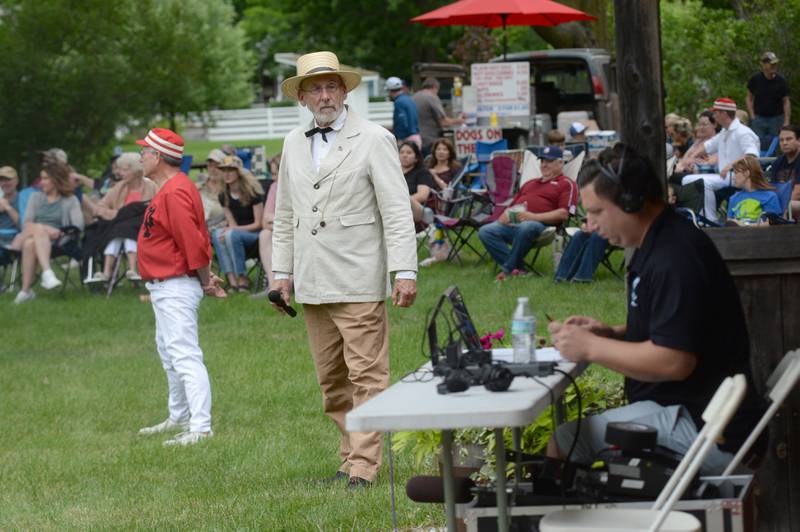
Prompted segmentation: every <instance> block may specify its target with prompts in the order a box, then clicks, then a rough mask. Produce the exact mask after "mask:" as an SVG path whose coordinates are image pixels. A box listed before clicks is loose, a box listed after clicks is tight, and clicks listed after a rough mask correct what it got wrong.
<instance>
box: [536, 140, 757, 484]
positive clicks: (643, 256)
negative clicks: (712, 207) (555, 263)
mask: <svg viewBox="0 0 800 532" xmlns="http://www.w3.org/2000/svg"><path fill="white" fill-rule="evenodd" d="M578 186H579V187H580V192H581V198H582V201H583V206H584V208H585V209H586V214H587V218H588V220H587V223H588V225H589V228H590V229H592V230H595V231H597V232H598V233H599V234H600V235H601V236H602V237H604V238H607V239H608V240H609V241H610V242H611V243H612V244H614V245H617V246H624V247H633V248H635V252H634V254H633V257H632V259H631V262H630V265H629V267H628V290H627V294H628V318H627V323H626V324H625V325H616V326H610V325H606V324H605V323H602V322H600V321H598V320H596V319H593V318H589V317H586V316H570V317H569V318H567V319H566V320H564V322H563V323H562V322H553V323H551V324H550V326H549V328H550V333H551V334H552V338H553V344H554V345H555V347H556V348H558V350H559V351H560V352H561V355H562V356H563V357H564V358H567V359H569V360H572V361H575V362H583V361H585V362H593V363H596V364H600V365H602V366H605V367H607V368H609V369H612V370H614V371H618V372H619V373H622V374H623V375H624V376H625V393H626V395H627V398H628V401H629V403H630V404H629V405H627V406H624V407H621V408H617V409H613V410H608V411H606V412H604V413H602V414H599V415H597V416H592V417H589V418H587V419H585V420H583V421H582V422H581V424H580V430H579V434H578V439H577V442H576V443H575V448H574V452H573V454H572V455H571V458H572V459H574V460H575V461H579V462H591V461H593V460H594V459H595V458H596V456H597V454H598V453H599V452H600V451H601V450H602V449H605V448H607V447H608V445H607V444H606V443H605V441H604V440H605V438H604V436H605V429H606V425H607V424H608V423H609V422H613V421H636V422H639V423H643V424H645V425H650V426H651V427H654V428H656V429H657V430H658V443H659V445H661V446H663V447H666V448H668V449H671V450H672V451H674V452H676V453H679V454H685V452H686V451H687V450H688V449H689V447H690V446H691V444H692V442H693V441H694V440H695V438H696V436H697V433H698V432H699V428H702V425H703V421H702V419H701V415H702V412H703V410H704V409H705V407H706V406H707V405H708V402H709V400H710V399H711V397H712V395H713V394H714V392H715V391H716V389H717V387H718V386H719V384H720V383H721V382H722V380H723V379H724V378H725V377H726V376H728V375H733V374H737V373H744V374H745V376H746V377H747V379H748V384H749V386H748V394H749V397H748V398H746V399H745V401H744V402H743V403H742V406H741V407H740V409H739V411H738V412H737V414H736V416H735V417H734V418H733V420H732V422H731V423H730V424H729V426H728V428H727V430H726V431H725V441H724V443H721V444H719V445H718V446H717V448H716V449H714V450H713V451H712V452H711V453H710V454H709V456H708V458H706V461H705V463H704V465H703V472H704V473H706V474H714V473H719V472H721V471H722V470H723V469H724V468H725V466H726V465H727V464H728V463H729V462H730V460H731V459H732V458H733V454H731V453H735V452H736V451H737V450H738V448H739V446H740V445H741V444H742V442H743V441H744V440H745V438H746V437H747V435H748V434H749V433H750V431H751V429H752V428H753V427H754V426H755V423H756V421H757V420H758V417H759V416H760V414H761V412H762V411H763V410H762V408H761V403H760V400H759V399H758V397H757V396H756V394H755V392H754V389H753V386H752V378H751V372H750V364H749V356H748V355H749V353H748V351H749V349H748V347H749V340H748V335H747V327H746V324H745V320H744V313H743V312H742V306H741V303H740V301H739V295H738V292H737V291H736V287H735V286H734V284H733V279H732V278H731V276H730V273H729V272H728V269H727V267H726V266H725V263H724V262H723V260H722V258H721V257H720V255H719V252H718V251H717V249H716V247H715V246H714V244H713V243H712V242H711V240H710V239H709V238H708V237H707V236H706V235H705V233H703V232H702V231H701V230H699V229H697V228H696V227H695V226H694V225H692V224H691V223H690V222H689V221H688V220H686V219H685V218H683V217H681V216H680V215H678V214H676V213H675V212H674V211H673V210H672V209H671V208H670V207H668V206H667V205H666V204H665V201H664V193H663V188H662V183H661V181H660V180H659V179H658V177H657V175H656V174H655V172H654V171H653V169H652V166H651V165H650V163H649V162H648V161H647V160H646V159H644V158H643V157H641V156H639V155H638V154H637V153H636V152H635V151H634V150H633V149H632V148H630V147H627V146H625V145H623V144H618V145H617V146H615V147H614V149H613V150H611V149H608V150H605V151H604V152H603V153H601V154H600V157H599V160H597V161H590V162H589V163H588V164H587V165H586V166H584V168H583V169H582V170H581V173H580V175H579V176H578ZM712 305H713V306H712ZM574 439H575V423H574V422H573V423H568V424H565V425H562V426H560V427H558V429H557V430H556V433H555V435H554V439H553V440H551V442H550V445H549V447H548V454H549V455H550V456H561V457H563V456H565V455H567V454H568V452H569V450H570V448H571V447H572V445H573V441H574Z"/></svg>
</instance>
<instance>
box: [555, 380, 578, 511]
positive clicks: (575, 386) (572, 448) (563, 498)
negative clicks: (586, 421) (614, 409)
mask: <svg viewBox="0 0 800 532" xmlns="http://www.w3.org/2000/svg"><path fill="white" fill-rule="evenodd" d="M554 369H555V371H557V372H559V373H561V374H562V375H564V376H565V377H566V378H567V379H569V381H570V382H571V383H572V387H573V389H574V390H575V396H576V398H577V399H578V419H577V420H575V435H574V436H573V438H572V445H570V447H569V452H568V453H567V457H566V459H565V460H564V464H563V465H562V466H561V504H562V505H563V506H566V505H567V500H566V484H565V478H564V472H565V469H566V467H567V464H569V461H570V458H572V453H573V452H574V451H575V447H576V446H577V445H578V436H579V435H580V430H581V415H582V409H583V406H582V405H581V390H580V388H578V383H577V382H575V379H573V378H572V375H570V374H569V373H567V372H566V371H562V370H560V369H558V368H554ZM554 436H555V434H554Z"/></svg>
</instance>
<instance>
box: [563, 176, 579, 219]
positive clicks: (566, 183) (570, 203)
mask: <svg viewBox="0 0 800 532" xmlns="http://www.w3.org/2000/svg"><path fill="white" fill-rule="evenodd" d="M560 181H561V186H560V187H559V188H560V190H559V193H558V208H559V209H566V211H567V212H570V213H571V212H572V207H574V206H575V205H576V204H577V202H578V187H577V185H575V184H573V182H572V181H571V180H570V179H569V178H568V177H562V178H560Z"/></svg>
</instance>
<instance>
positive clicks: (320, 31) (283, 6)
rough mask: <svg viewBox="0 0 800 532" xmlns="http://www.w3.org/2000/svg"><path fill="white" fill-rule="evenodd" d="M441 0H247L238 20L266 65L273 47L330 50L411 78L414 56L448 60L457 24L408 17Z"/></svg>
mask: <svg viewBox="0 0 800 532" xmlns="http://www.w3.org/2000/svg"><path fill="white" fill-rule="evenodd" d="M447 3H448V1H446V0H445V1H443V0H387V1H384V2H375V1H374V0H250V1H249V7H247V8H246V9H245V10H244V19H243V21H242V24H243V26H244V28H245V29H246V31H247V34H248V36H249V37H250V38H251V40H252V41H253V42H254V43H258V45H259V49H260V51H261V54H262V57H261V59H262V61H263V62H264V64H265V65H267V66H269V65H270V63H271V59H272V56H273V55H274V54H275V53H277V52H296V53H304V52H312V51H316V50H332V51H335V52H336V53H337V55H338V56H339V59H340V61H342V62H344V63H347V64H351V65H358V66H362V67H365V68H370V69H375V70H378V71H379V72H381V73H382V74H384V75H385V76H390V75H397V76H401V77H404V78H406V79H409V78H410V75H411V65H412V63H414V62H416V61H447V56H448V49H449V47H448V45H449V43H451V42H452V41H455V40H456V39H457V38H458V37H459V36H460V35H461V34H462V32H463V28H459V27H439V28H427V27H425V26H423V25H421V24H412V23H411V22H409V19H411V18H412V17H415V16H417V15H420V14H422V13H425V12H427V11H430V10H433V9H436V8H437V7H440V6H442V5H445V4H447Z"/></svg>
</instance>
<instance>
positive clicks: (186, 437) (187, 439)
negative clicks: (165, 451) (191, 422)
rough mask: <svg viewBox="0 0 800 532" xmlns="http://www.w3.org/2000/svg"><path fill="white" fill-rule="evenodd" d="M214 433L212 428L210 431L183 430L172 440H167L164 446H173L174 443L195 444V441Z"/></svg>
mask: <svg viewBox="0 0 800 532" xmlns="http://www.w3.org/2000/svg"><path fill="white" fill-rule="evenodd" d="M213 435H214V433H213V432H212V431H210V430H209V431H208V432H181V433H180V434H178V435H176V436H175V437H174V438H172V439H171V440H167V441H165V442H164V446H165V447H171V446H173V445H182V446H187V445H194V444H195V443H197V442H199V441H201V440H204V439H206V438H210V437H211V436H213Z"/></svg>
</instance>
